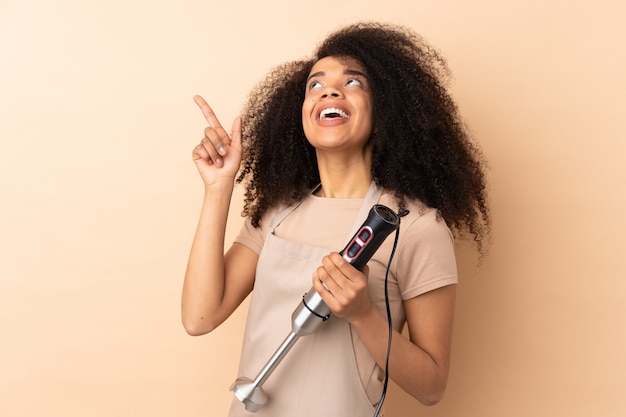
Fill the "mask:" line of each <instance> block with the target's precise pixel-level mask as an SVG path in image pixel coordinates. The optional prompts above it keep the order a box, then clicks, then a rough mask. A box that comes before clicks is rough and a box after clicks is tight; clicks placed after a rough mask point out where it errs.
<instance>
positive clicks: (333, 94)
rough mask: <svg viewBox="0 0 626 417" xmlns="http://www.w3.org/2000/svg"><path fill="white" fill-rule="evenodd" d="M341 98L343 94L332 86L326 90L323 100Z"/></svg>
mask: <svg viewBox="0 0 626 417" xmlns="http://www.w3.org/2000/svg"><path fill="white" fill-rule="evenodd" d="M340 96H341V93H340V92H339V90H338V89H336V88H335V87H332V86H328V87H326V89H325V90H324V93H323V94H322V98H329V97H340Z"/></svg>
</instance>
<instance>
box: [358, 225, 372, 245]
mask: <svg viewBox="0 0 626 417" xmlns="http://www.w3.org/2000/svg"><path fill="white" fill-rule="evenodd" d="M358 236H359V239H361V240H362V241H363V242H367V241H368V240H370V237H372V232H370V230H369V229H367V228H363V230H361V231H360V232H359V235H358Z"/></svg>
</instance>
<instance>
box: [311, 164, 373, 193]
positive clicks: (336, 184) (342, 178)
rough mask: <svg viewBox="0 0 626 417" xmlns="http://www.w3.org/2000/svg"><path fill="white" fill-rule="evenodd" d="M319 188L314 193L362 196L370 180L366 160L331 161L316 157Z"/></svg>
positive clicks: (368, 166) (369, 170)
mask: <svg viewBox="0 0 626 417" xmlns="http://www.w3.org/2000/svg"><path fill="white" fill-rule="evenodd" d="M318 167H319V172H320V180H321V183H322V186H321V188H320V189H319V190H318V192H317V193H316V194H317V195H318V196H319V197H326V198H363V197H365V195H366V194H367V190H368V189H369V186H370V184H371V182H372V174H371V164H370V163H369V161H368V160H365V161H364V160H361V161H353V162H352V163H345V161H344V162H343V163H332V162H331V161H328V160H326V159H323V158H322V159H318Z"/></svg>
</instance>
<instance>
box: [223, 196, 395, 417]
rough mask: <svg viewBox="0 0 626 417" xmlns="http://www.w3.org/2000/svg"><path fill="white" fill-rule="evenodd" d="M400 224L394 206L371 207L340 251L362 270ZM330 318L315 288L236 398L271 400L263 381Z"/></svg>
mask: <svg viewBox="0 0 626 417" xmlns="http://www.w3.org/2000/svg"><path fill="white" fill-rule="evenodd" d="M398 226H400V217H399V216H398V215H397V214H396V213H395V212H394V211H393V210H391V209H390V208H388V207H386V206H383V205H381V204H376V205H374V206H373V207H372V208H371V210H370V212H369V215H368V217H367V219H366V220H365V222H364V223H363V224H362V225H361V227H360V228H359V229H358V231H357V232H356V233H355V234H354V236H353V237H352V239H350V241H349V242H348V244H347V245H346V247H345V248H344V249H343V250H342V251H341V252H339V254H340V255H342V256H343V258H344V259H345V260H346V261H347V262H349V263H350V264H351V265H353V266H354V267H355V268H356V269H358V270H359V271H362V270H363V268H364V267H365V264H367V262H368V261H369V260H370V258H371V257H372V256H373V255H374V252H376V250H378V248H379V247H380V245H381V244H382V243H383V241H384V240H385V239H386V238H387V236H389V234H390V233H391V232H393V231H394V230H396V229H397V228H398ZM329 317H330V308H328V306H327V305H326V303H324V301H323V300H322V297H321V296H320V295H319V294H318V293H317V291H315V289H314V288H313V287H311V289H310V290H309V292H308V293H306V294H304V296H303V297H302V301H301V302H300V304H299V305H298V307H297V308H296V309H295V310H294V312H293V313H292V315H291V329H292V330H291V332H290V333H289V335H287V337H286V338H285V340H284V341H283V342H282V344H281V345H280V346H279V347H278V349H277V350H276V351H275V352H274V354H273V355H272V357H271V358H270V359H269V361H268V362H267V363H266V364H265V366H264V367H263V369H262V370H261V371H260V372H259V374H258V375H257V376H256V378H255V379H254V380H252V379H249V378H245V377H242V378H239V379H237V380H236V381H235V383H234V384H233V385H232V386H231V388H230V389H231V391H233V392H234V393H235V397H237V399H238V400H239V401H241V402H243V404H244V406H245V408H246V410H248V411H249V412H252V413H255V412H257V411H258V410H259V409H260V408H261V407H263V405H265V403H267V400H268V396H267V394H266V393H265V391H263V388H262V385H263V383H264V382H265V381H266V380H267V379H268V378H269V376H270V375H271V374H272V372H273V371H274V369H276V367H277V366H278V364H279V363H280V362H281V361H282V359H283V358H284V357H285V355H287V353H288V352H289V350H290V349H291V348H292V347H293V345H294V344H295V343H296V341H297V340H298V339H299V338H300V337H301V336H307V335H310V334H313V333H315V332H316V331H317V329H319V327H320V326H321V325H322V323H323V322H324V321H326V320H327V319H328V318H329Z"/></svg>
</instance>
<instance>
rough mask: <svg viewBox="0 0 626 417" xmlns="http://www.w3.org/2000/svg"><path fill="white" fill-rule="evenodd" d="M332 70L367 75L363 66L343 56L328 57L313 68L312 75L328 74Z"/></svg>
mask: <svg viewBox="0 0 626 417" xmlns="http://www.w3.org/2000/svg"><path fill="white" fill-rule="evenodd" d="M332 70H338V71H344V70H354V71H359V72H362V73H365V70H364V69H363V66H362V65H361V64H360V63H359V61H357V60H356V59H354V58H350V57H346V56H342V57H335V56H327V57H324V58H322V59H320V60H319V61H317V62H316V63H315V64H313V67H312V68H311V71H310V74H315V73H317V72H328V71H332Z"/></svg>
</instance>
